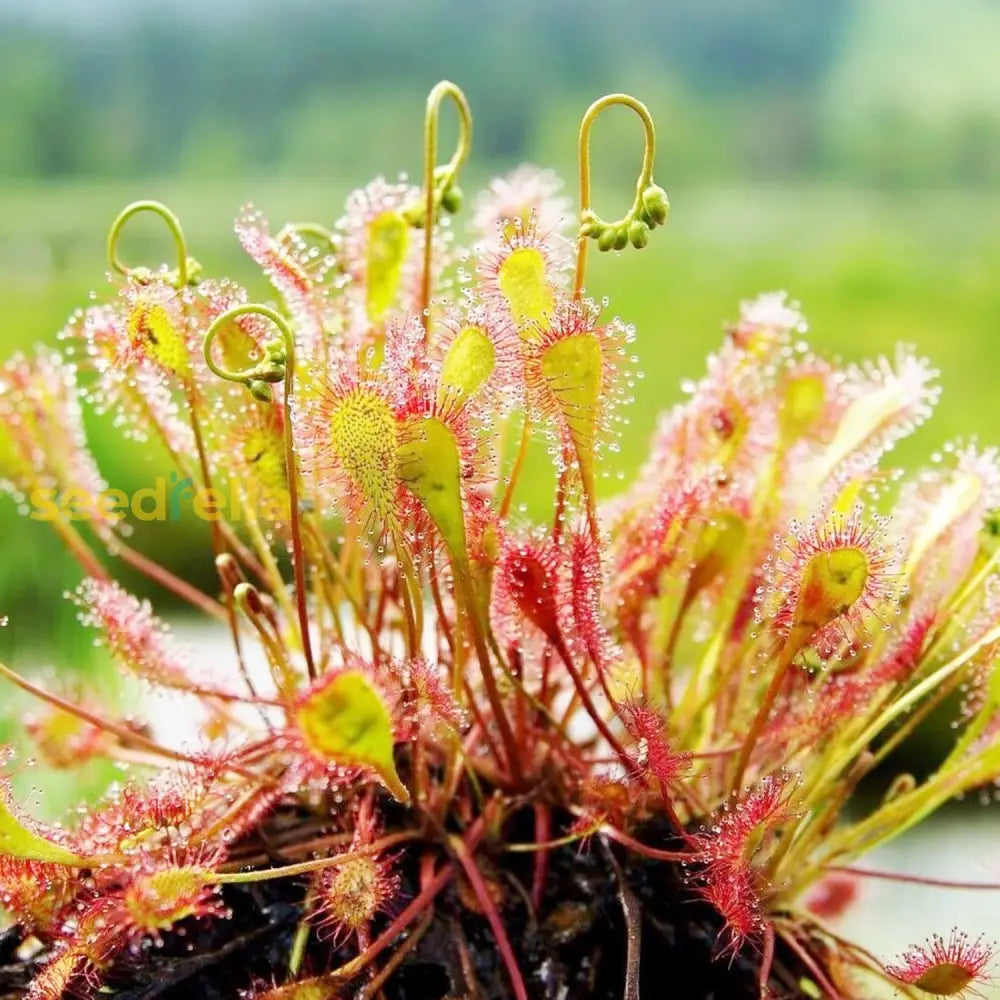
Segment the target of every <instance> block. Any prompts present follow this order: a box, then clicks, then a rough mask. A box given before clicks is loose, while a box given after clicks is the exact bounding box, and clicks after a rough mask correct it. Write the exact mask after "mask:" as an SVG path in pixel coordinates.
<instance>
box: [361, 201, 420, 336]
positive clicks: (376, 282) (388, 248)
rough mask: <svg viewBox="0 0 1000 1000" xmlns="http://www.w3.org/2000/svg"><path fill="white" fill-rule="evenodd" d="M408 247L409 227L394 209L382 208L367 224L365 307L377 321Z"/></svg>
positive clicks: (394, 291)
mask: <svg viewBox="0 0 1000 1000" xmlns="http://www.w3.org/2000/svg"><path fill="white" fill-rule="evenodd" d="M409 249H410V227H409V225H408V223H407V221H406V219H404V218H403V216H402V215H401V214H400V213H399V212H396V211H387V212H383V213H382V214H381V215H378V216H376V217H375V218H374V219H372V221H371V222H370V223H369V225H368V254H367V261H366V263H367V270H366V278H367V292H368V296H367V303H366V306H367V311H368V318H369V319H370V320H372V321H373V322H378V321H379V320H380V319H382V317H383V316H384V315H385V313H386V312H387V311H388V309H389V307H390V306H391V305H392V304H393V302H394V301H395V299H396V295H397V293H398V292H399V285H400V281H401V279H402V275H403V264H404V262H405V261H406V255H407V253H408V251H409Z"/></svg>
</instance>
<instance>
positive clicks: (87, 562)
mask: <svg viewBox="0 0 1000 1000" xmlns="http://www.w3.org/2000/svg"><path fill="white" fill-rule="evenodd" d="M51 523H52V528H53V530H54V531H55V533H56V534H57V535H58V536H59V538H60V540H61V541H62V543H63V545H65V546H66V548H67V549H68V550H69V552H70V555H72V556H73V558H74V559H75V560H76V561H77V562H78V563H79V564H80V565H81V566H82V567H83V570H84V572H85V573H86V574H87V575H88V576H92V577H93V578H94V579H95V580H100V581H101V582H102V583H106V582H107V581H108V580H110V579H111V577H110V576H109V575H108V571H107V570H106V569H105V568H104V567H103V566H102V565H101V562H100V560H99V559H98V558H97V556H96V555H94V552H93V549H91V548H90V546H89V545H88V544H87V543H86V542H85V541H84V540H83V538H82V537H81V536H80V533H79V532H78V531H77V530H76V528H74V527H73V526H72V525H71V524H69V523H68V522H66V521H64V520H63V519H62V518H61V517H57V518H54V519H53V520H52V522H51Z"/></svg>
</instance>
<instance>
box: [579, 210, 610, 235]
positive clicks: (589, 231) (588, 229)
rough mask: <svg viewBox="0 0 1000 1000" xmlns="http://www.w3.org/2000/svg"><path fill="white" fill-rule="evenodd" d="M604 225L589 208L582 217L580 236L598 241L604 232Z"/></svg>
mask: <svg viewBox="0 0 1000 1000" xmlns="http://www.w3.org/2000/svg"><path fill="white" fill-rule="evenodd" d="M604 228H605V227H604V223H603V222H601V220H600V219H599V218H598V217H597V215H596V214H595V213H594V212H592V211H591V210H590V209H589V208H588V209H587V211H586V212H584V213H583V214H582V215H581V216H580V235H581V236H586V237H587V238H589V239H592V240H596V239H598V238H599V237H600V235H601V233H603V232H604Z"/></svg>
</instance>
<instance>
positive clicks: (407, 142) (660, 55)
mask: <svg viewBox="0 0 1000 1000" xmlns="http://www.w3.org/2000/svg"><path fill="white" fill-rule="evenodd" d="M34 6H35V5H31V4H29V3H28V2H27V0H8V3H7V4H5V5H4V10H5V11H6V13H3V12H0V177H2V176H8V177H40V176H46V177H62V176H67V175H84V176H101V177H135V176H142V175H153V176H164V175H172V174H178V173H180V174H187V175H190V176H198V177H205V176H231V175H232V174H233V173H234V172H239V173H242V174H244V175H246V174H252V173H257V174H260V173H263V172H266V173H272V172H273V171H281V172H284V173H288V174H291V175H294V176H297V177H299V176H304V175H308V176H325V175H326V174H328V173H329V172H330V171H331V166H334V165H335V168H336V170H337V171H349V172H353V171H355V170H360V171H361V172H371V171H373V170H374V169H376V168H377V169H380V170H383V171H385V172H387V173H394V172H396V171H397V170H403V169H407V168H412V166H413V157H412V156H411V152H410V151H411V150H412V149H413V148H414V143H415V142H416V140H417V136H418V134H419V132H418V129H419V108H420V101H421V95H422V94H423V93H424V92H426V90H427V89H428V88H429V86H430V85H432V84H433V83H434V81H436V80H437V79H439V78H441V77H445V76H447V77H451V78H453V79H455V80H457V81H460V82H461V84H462V86H463V87H464V88H465V89H466V91H467V92H468V94H469V97H470V99H471V101H472V104H473V106H474V107H475V108H476V111H477V117H478V120H479V122H480V123H481V127H480V134H479V137H478V142H477V146H478V155H479V156H480V157H481V158H485V159H486V160H491V159H497V160H503V161H513V160H520V159H522V158H534V157H536V156H537V155H538V153H539V151H540V150H542V149H545V148H546V147H548V146H550V145H551V142H552V138H553V137H552V135H551V131H550V130H551V125H552V123H553V121H554V120H556V119H554V117H553V114H552V112H553V110H554V108H560V109H561V108H562V107H564V106H565V105H567V104H568V105H570V106H572V107H574V108H580V107H581V106H585V105H586V103H587V102H588V101H589V100H591V99H592V98H593V97H595V96H597V95H598V94H599V93H601V92H604V91H608V90H615V89H623V88H632V89H634V90H635V91H637V92H638V93H639V94H640V95H642V96H643V97H645V98H646V99H648V100H649V102H650V103H651V105H653V107H654V110H655V111H657V112H660V113H661V119H662V120H663V121H664V125H665V135H666V136H667V137H668V139H669V148H670V151H671V163H672V170H673V172H674V174H675V176H676V177H678V178H680V179H682V180H683V179H686V178H688V177H690V178H695V177H704V176H706V175H708V176H711V177H729V178H731V177H739V178H746V177H748V176H750V177H755V176H756V177H760V176H775V175H782V174H788V173H792V172H794V173H796V174H799V175H801V174H804V173H805V174H811V175H816V176H826V177H846V176H849V177H851V178H852V179H854V180H858V179H867V180H871V181H875V182H878V183H888V184H918V183H928V182H934V183H940V182H944V181H960V182H965V183H979V184H985V183H989V182H995V181H997V180H998V179H1000V153H998V152H997V150H998V149H1000V104H998V102H997V101H996V100H995V95H996V93H997V87H998V84H1000V60H997V59H996V57H995V54H996V52H997V51H998V50H1000V5H998V4H997V3H996V2H995V0H952V2H950V3H948V4H942V3H940V2H939V0H879V2H878V3H870V2H867V3H866V2H864V0H824V2H822V3H810V4H804V3H801V0H704V2H702V3H698V4H693V3H687V2H679V0H675V2H662V0H634V2H630V3H627V4H608V3H606V2H604V0H551V2H547V3H544V4H540V3H538V2H537V0H507V2H506V3H504V4H492V3H487V2H485V0H470V2H467V3H458V2H456V0H421V2H420V3H405V2H403V0H338V2H337V3H319V2H316V0H312V2H310V0H290V2H288V3H285V4H281V5H268V4H264V3H259V2H258V3H254V2H250V0H245V2H241V3H238V4H228V5H227V4H222V3H220V4H213V5H211V8H210V9H205V8H204V5H196V4H195V3H194V2H193V0H182V2H179V3H175V4H171V5H170V6H169V7H162V6H148V5H122V7H121V10H117V8H116V5H115V4H114V3H111V2H110V0H104V2H103V3H95V4H88V5H86V7H87V11H88V12H89V13H90V14H91V15H92V16H91V17H90V19H85V18H84V16H83V13H82V11H81V10H80V9H79V8H78V5H76V4H74V3H72V2H69V0H62V3H60V2H58V0H49V3H48V6H47V7H46V8H45V9H47V10H49V12H50V14H52V15H53V16H51V17H50V18H49V19H48V20H40V19H39V18H38V17H37V16H35V17H33V18H29V13H30V12H31V11H32V10H33V8H34ZM102 9H104V12H105V16H104V17H99V16H97V14H98V13H99V12H100V11H101V10H102ZM60 12H61V13H62V15H63V16H59V14H60ZM661 102H662V104H664V105H666V107H662V108H661V107H659V105H660V104H661ZM415 112H416V113H415ZM575 119H576V115H573V116H571V118H570V120H569V122H570V124H569V126H568V127H572V125H574V124H575ZM558 120H560V121H562V120H563V119H558ZM569 148H571V147H567V146H566V144H562V146H561V149H562V150H563V153H562V156H563V157H565V156H566V155H567V152H566V151H567V150H568V149H569Z"/></svg>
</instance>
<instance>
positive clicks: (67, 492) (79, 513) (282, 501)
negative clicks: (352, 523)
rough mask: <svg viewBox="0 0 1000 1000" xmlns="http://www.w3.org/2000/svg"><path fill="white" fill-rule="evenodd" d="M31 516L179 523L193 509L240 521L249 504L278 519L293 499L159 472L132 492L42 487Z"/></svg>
mask: <svg viewBox="0 0 1000 1000" xmlns="http://www.w3.org/2000/svg"><path fill="white" fill-rule="evenodd" d="M28 502H29V504H30V507H31V513H30V517H31V518H32V519H33V520H35V521H89V520H99V521H104V522H108V521H112V522H114V521H120V520H122V519H124V518H125V517H128V516H129V515H131V516H132V517H133V518H134V519H135V520H137V521H179V520H180V519H181V518H182V517H183V516H184V514H185V511H187V510H190V511H191V513H192V514H193V515H194V516H195V517H196V518H199V519H200V520H202V521H218V520H220V519H221V518H223V517H225V518H226V519H227V520H229V521H240V520H242V519H243V516H244V514H245V512H246V510H247V509H248V508H252V509H253V511H254V512H255V513H256V514H257V515H259V516H262V517H266V518H275V517H279V516H281V511H283V510H284V511H287V509H288V503H289V498H288V494H287V493H284V492H280V493H276V492H275V491H273V490H268V491H263V490H257V491H251V492H247V491H246V490H245V489H243V488H241V489H240V490H239V491H237V492H235V493H233V494H232V495H231V496H230V495H227V493H226V491H224V490H222V489H219V488H217V487H205V486H195V484H194V482H193V481H192V479H191V477H190V476H184V477H183V478H182V477H180V476H178V475H177V473H176V472H171V473H170V476H169V477H166V476H157V477H156V479H154V480H153V483H152V485H151V486H143V487H140V488H139V489H137V490H133V491H132V492H131V493H129V492H127V491H125V490H118V489H106V490H101V491H100V492H99V493H93V492H91V491H89V490H86V489H83V488H81V487H77V486H72V487H69V488H67V489H63V490H59V489H56V488H54V487H39V488H38V489H35V490H32V492H31V495H30V496H29V497H28Z"/></svg>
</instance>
